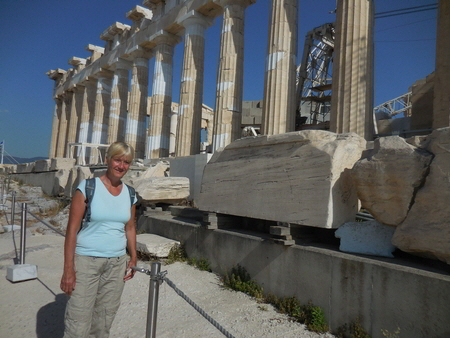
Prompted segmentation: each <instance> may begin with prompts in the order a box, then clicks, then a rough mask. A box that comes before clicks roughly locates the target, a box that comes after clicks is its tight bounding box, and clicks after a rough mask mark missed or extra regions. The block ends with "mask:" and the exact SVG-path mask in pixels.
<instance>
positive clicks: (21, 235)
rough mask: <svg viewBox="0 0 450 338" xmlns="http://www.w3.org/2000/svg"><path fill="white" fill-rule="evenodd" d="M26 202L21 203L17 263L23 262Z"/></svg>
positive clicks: (25, 237) (25, 233)
mask: <svg viewBox="0 0 450 338" xmlns="http://www.w3.org/2000/svg"><path fill="white" fill-rule="evenodd" d="M26 226H27V204H26V203H22V218H21V221H20V259H19V264H25V247H26V239H27V236H26V235H27V229H26Z"/></svg>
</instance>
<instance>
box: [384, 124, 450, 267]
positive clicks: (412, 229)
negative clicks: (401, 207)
mask: <svg viewBox="0 0 450 338" xmlns="http://www.w3.org/2000/svg"><path fill="white" fill-rule="evenodd" d="M426 149H427V150H428V151H429V152H431V153H433V154H434V159H433V161H432V162H431V164H430V172H429V174H428V176H427V178H426V180H425V183H424V185H423V187H421V188H420V189H419V190H418V191H417V194H416V196H415V199H414V203H413V204H412V206H411V209H410V211H409V213H408V216H407V217H406V219H405V220H404V221H403V223H402V224H400V225H399V226H398V227H397V229H396V231H395V233H394V237H393V239H392V241H393V244H394V245H395V246H397V247H398V248H399V249H401V250H403V251H407V252H411V253H415V254H419V255H421V256H425V257H433V258H438V259H439V260H442V261H444V262H446V263H447V264H450V208H449V201H450V128H441V129H436V130H434V131H433V133H432V134H431V135H430V136H429V137H428V142H427V145H426Z"/></svg>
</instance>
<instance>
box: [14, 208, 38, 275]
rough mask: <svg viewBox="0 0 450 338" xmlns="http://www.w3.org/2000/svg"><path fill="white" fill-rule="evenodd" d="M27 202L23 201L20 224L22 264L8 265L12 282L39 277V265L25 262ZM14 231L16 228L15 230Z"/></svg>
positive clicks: (20, 259)
mask: <svg viewBox="0 0 450 338" xmlns="http://www.w3.org/2000/svg"><path fill="white" fill-rule="evenodd" d="M26 226H27V204H26V203H22V220H21V224H20V258H19V262H20V264H16V265H12V266H8V268H7V272H6V278H7V279H8V280H9V281H11V282H21V281H25V280H29V279H35V278H37V266H36V265H33V264H25V251H26V241H25V238H26V234H27V229H26ZM13 231H14V230H13Z"/></svg>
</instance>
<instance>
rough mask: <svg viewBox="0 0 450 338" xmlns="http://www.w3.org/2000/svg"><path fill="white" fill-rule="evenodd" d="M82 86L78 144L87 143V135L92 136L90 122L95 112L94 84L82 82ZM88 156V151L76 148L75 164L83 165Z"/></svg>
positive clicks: (89, 81)
mask: <svg viewBox="0 0 450 338" xmlns="http://www.w3.org/2000/svg"><path fill="white" fill-rule="evenodd" d="M83 86H84V91H83V97H82V102H81V113H80V127H79V131H78V139H77V142H78V143H88V140H89V135H91V134H92V121H93V117H94V112H95V96H96V83H95V82H94V81H93V80H92V79H91V80H86V81H84V82H83ZM89 154H90V149H86V148H84V147H82V148H78V153H77V164H85V163H86V156H87V155H89Z"/></svg>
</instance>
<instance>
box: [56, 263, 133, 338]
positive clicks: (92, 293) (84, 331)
mask: <svg viewBox="0 0 450 338" xmlns="http://www.w3.org/2000/svg"><path fill="white" fill-rule="evenodd" d="M126 264H127V255H123V256H121V257H112V258H104V257H91V256H81V255H75V271H76V284H75V290H74V291H73V292H72V296H70V298H69V301H68V302H67V306H66V313H65V319H64V324H65V329H64V338H85V337H86V338H88V337H95V338H107V337H109V330H110V328H111V325H112V323H113V320H114V317H115V315H116V312H117V310H118V309H119V306H120V297H121V296H122V291H123V287H124V284H125V282H124V281H123V277H124V275H125V270H126Z"/></svg>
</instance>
